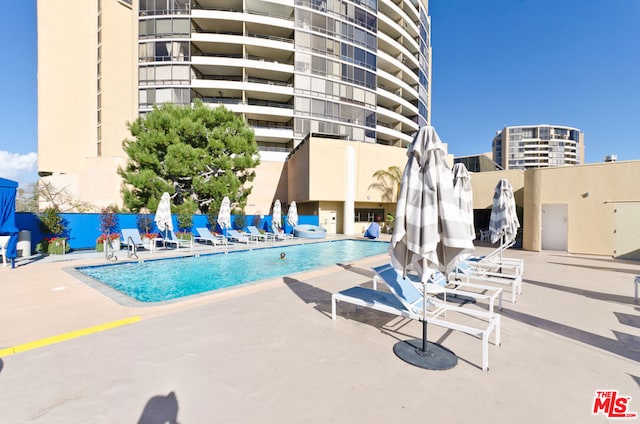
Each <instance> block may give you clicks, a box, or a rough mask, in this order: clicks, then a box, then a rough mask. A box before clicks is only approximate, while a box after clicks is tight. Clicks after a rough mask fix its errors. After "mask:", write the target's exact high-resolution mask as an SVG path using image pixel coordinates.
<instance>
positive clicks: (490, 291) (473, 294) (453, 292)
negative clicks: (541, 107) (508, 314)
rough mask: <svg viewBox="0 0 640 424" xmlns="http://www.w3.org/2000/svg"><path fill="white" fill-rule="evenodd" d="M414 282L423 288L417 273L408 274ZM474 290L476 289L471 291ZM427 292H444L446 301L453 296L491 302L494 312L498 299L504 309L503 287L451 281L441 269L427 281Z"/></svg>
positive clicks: (490, 308) (437, 293)
mask: <svg viewBox="0 0 640 424" xmlns="http://www.w3.org/2000/svg"><path fill="white" fill-rule="evenodd" d="M408 278H409V279H410V280H411V281H413V284H414V285H415V286H416V287H417V288H418V289H419V290H422V283H421V282H420V281H419V279H418V276H417V275H408ZM471 290H474V291H471ZM427 294H434V295H439V294H443V300H444V301H445V302H447V301H450V300H451V296H462V297H463V298H464V297H469V298H472V299H474V300H483V301H486V302H488V303H489V312H491V313H493V312H494V304H495V301H496V299H498V309H500V310H502V287H495V286H490V285H484V284H474V283H468V282H467V283H465V282H462V281H456V282H453V283H450V282H449V281H447V278H446V277H445V275H444V274H443V273H442V272H440V271H435V272H434V273H433V275H432V276H431V278H429V281H428V282H427Z"/></svg>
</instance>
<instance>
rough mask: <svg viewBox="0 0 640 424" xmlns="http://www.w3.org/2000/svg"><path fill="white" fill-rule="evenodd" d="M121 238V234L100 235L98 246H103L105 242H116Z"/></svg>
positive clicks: (97, 241)
mask: <svg viewBox="0 0 640 424" xmlns="http://www.w3.org/2000/svg"><path fill="white" fill-rule="evenodd" d="M119 238H120V234H100V237H98V238H97V239H96V244H102V243H104V242H105V241H107V240H109V241H114V240H117V239H119Z"/></svg>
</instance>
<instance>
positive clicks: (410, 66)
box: [37, 0, 431, 209]
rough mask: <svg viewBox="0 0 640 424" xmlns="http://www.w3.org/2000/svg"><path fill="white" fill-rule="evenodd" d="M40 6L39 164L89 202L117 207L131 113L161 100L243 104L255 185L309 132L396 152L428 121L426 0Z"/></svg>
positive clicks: (131, 1) (128, 0) (88, 0)
mask: <svg viewBox="0 0 640 424" xmlns="http://www.w3.org/2000/svg"><path fill="white" fill-rule="evenodd" d="M37 15H38V116H39V122H38V153H39V154H38V157H39V159H38V160H39V162H38V172H39V174H40V176H41V177H42V179H43V181H46V182H49V183H51V184H53V185H54V186H56V187H57V188H58V189H63V188H64V189H65V190H67V191H68V192H69V194H70V195H71V197H73V198H74V199H75V200H77V201H78V203H84V204H86V205H88V207H90V208H93V209H100V208H102V207H104V206H107V205H111V204H117V205H122V200H121V194H120V190H121V179H120V178H119V177H118V175H117V169H118V167H119V166H122V165H123V164H124V163H125V161H126V155H125V154H124V152H123V150H122V141H123V140H124V139H125V138H127V137H129V136H130V135H129V131H128V128H127V123H128V122H132V121H134V120H135V119H136V118H137V117H138V116H140V115H144V114H145V113H147V112H148V111H149V110H151V109H152V107H153V106H154V105H156V104H162V103H165V102H172V103H176V104H182V105H189V104H191V103H192V102H193V101H194V100H195V99H200V100H202V101H203V102H204V103H205V104H207V105H211V107H216V106H218V105H224V106H225V107H226V108H227V109H229V110H231V111H233V112H236V113H238V114H239V115H240V116H242V117H243V119H244V120H245V121H246V122H247V123H248V124H249V125H250V126H251V127H252V128H253V130H254V134H255V139H256V142H257V143H258V146H259V149H260V153H261V156H262V162H263V165H262V168H263V169H258V174H260V176H259V181H258V184H260V181H262V180H266V179H267V178H269V176H270V175H271V173H272V170H273V169H277V168H278V167H283V166H284V160H285V158H286V157H287V154H288V153H289V152H291V151H292V150H293V149H294V148H295V147H296V146H297V145H298V144H299V143H300V142H301V141H302V140H303V139H304V137H306V135H307V134H309V133H311V132H323V133H327V134H334V135H338V136H346V137H347V138H348V139H349V140H351V141H356V142H368V143H371V144H382V145H387V146H396V147H398V148H400V150H402V148H403V147H405V146H406V145H407V144H408V143H410V142H411V139H412V135H413V134H414V133H415V132H416V131H417V130H418V128H419V127H420V126H423V125H426V124H428V123H429V122H430V117H431V45H430V43H431V41H430V18H429V16H428V1H427V0H418V1H414V2H403V3H400V4H398V3H397V2H394V1H392V0H378V1H363V2H355V3H354V2H350V1H344V2H343V1H342V0H336V1H334V2H329V3H327V2H308V1H301V2H294V1H292V0H276V1H265V0H248V1H242V2H238V1H225V2H223V3H220V2H218V1H214V0H59V1H49V0H38V1H37ZM269 162H279V164H277V163H274V164H270V163H269ZM255 195H256V196H258V197H259V196H261V195H262V194H258V193H257V191H256V193H255ZM254 204H256V205H258V204H261V201H260V200H259V199H258V200H256V201H255V202H254ZM257 207H258V206H256V208H257Z"/></svg>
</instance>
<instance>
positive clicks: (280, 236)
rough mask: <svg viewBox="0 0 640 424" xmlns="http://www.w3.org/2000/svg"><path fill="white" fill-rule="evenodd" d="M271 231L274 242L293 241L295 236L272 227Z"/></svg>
mask: <svg viewBox="0 0 640 424" xmlns="http://www.w3.org/2000/svg"><path fill="white" fill-rule="evenodd" d="M271 231H272V233H271V234H273V237H274V240H293V234H287V233H285V232H284V231H282V230H281V229H280V228H278V227H276V226H274V225H272V226H271Z"/></svg>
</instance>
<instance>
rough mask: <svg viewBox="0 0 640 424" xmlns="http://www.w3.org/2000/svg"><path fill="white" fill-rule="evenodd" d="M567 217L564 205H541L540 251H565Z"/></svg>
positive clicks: (566, 209)
mask: <svg viewBox="0 0 640 424" xmlns="http://www.w3.org/2000/svg"><path fill="white" fill-rule="evenodd" d="M568 216H569V214H568V207H567V204H566V203H544V204H543V205H542V228H541V229H540V231H541V232H542V234H541V241H542V250H562V251H566V250H567V231H568V228H567V218H568Z"/></svg>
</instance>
